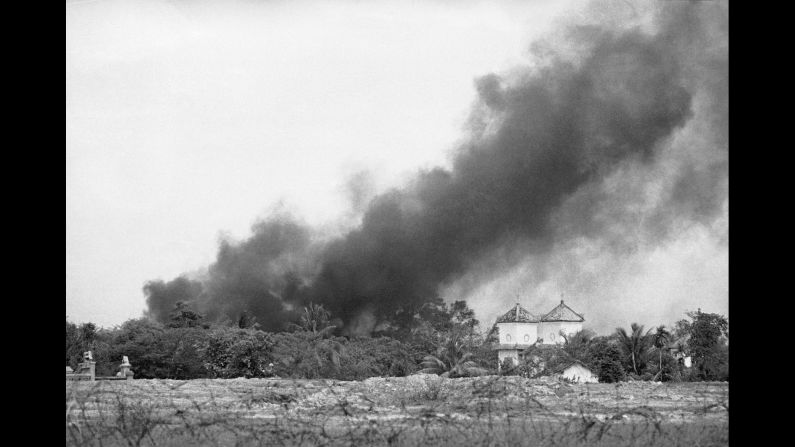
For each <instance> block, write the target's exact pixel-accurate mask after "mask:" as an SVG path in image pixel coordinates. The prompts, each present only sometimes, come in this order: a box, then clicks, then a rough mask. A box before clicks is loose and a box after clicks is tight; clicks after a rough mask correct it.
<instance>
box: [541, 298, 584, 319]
mask: <svg viewBox="0 0 795 447" xmlns="http://www.w3.org/2000/svg"><path fill="white" fill-rule="evenodd" d="M541 321H575V322H578V323H581V322H583V321H585V318H584V317H583V316H582V315H580V314H578V313H577V312H575V311H573V310H572V309H571V308H570V307H569V306H567V305H566V304H565V303H564V302H563V300H560V304H558V305H557V306H555V308H554V309H552V310H551V311H550V312H549V313H548V314H546V315H544V316H543V317H541Z"/></svg>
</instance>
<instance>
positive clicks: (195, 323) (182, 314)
mask: <svg viewBox="0 0 795 447" xmlns="http://www.w3.org/2000/svg"><path fill="white" fill-rule="evenodd" d="M203 320H204V315H202V314H200V313H198V312H195V311H193V310H191V309H190V306H189V304H188V303H187V302H185V301H177V304H175V305H174V310H172V311H171V314H170V315H169V321H168V323H167V324H166V326H167V327H170V328H179V327H199V326H202V323H203Z"/></svg>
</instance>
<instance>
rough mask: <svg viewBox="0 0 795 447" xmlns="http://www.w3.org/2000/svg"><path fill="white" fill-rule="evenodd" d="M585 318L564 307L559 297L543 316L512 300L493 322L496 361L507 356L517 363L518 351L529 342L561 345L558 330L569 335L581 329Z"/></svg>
mask: <svg viewBox="0 0 795 447" xmlns="http://www.w3.org/2000/svg"><path fill="white" fill-rule="evenodd" d="M584 321H585V318H584V317H583V316H582V314H578V313H577V312H575V311H574V310H572V309H571V308H570V307H569V306H567V305H566V304H565V303H564V302H563V300H560V304H558V305H557V306H555V308H554V309H552V310H551V311H549V312H547V313H546V314H543V315H540V316H539V315H533V314H531V313H530V312H528V311H527V309H525V308H524V307H522V306H521V305H520V304H519V303H516V306H514V307H513V308H512V309H511V310H509V311H508V312H506V313H505V314H504V315H502V316H501V317H499V318H498V319H497V321H496V323H495V324H494V326H495V329H496V330H497V336H498V339H499V345H498V347H497V359H498V361H499V364H502V362H503V361H504V360H505V359H507V358H510V359H511V361H512V362H513V364H514V365H516V364H518V362H519V359H520V356H521V353H522V352H523V351H524V350H525V349H527V348H529V347H530V346H532V345H533V344H536V343H537V344H541V345H554V344H562V343H563V342H564V341H565V340H564V338H563V337H562V336H561V333H563V334H566V335H569V334H574V333H576V332H578V331H581V330H582V323H583V322H584Z"/></svg>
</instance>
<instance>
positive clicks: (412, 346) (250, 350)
mask: <svg viewBox="0 0 795 447" xmlns="http://www.w3.org/2000/svg"><path fill="white" fill-rule="evenodd" d="M687 316H688V317H689V318H690V320H680V321H678V322H676V324H675V325H674V326H673V328H672V330H668V329H666V328H665V326H660V327H656V328H651V329H649V330H645V329H644V327H643V326H641V325H638V324H635V323H633V324H632V325H631V326H630V330H629V331H626V330H624V329H623V328H618V329H616V331H615V332H614V333H612V334H610V335H607V336H597V335H596V334H595V333H594V332H592V331H589V330H584V331H580V332H578V333H576V334H568V335H567V334H561V335H563V340H564V342H563V343H562V344H561V345H551V346H550V345H533V346H531V347H529V348H528V349H526V350H525V351H524V352H523V353H522V356H521V359H520V361H519V363H518V364H516V365H514V364H513V363H512V362H510V361H506V362H503V364H501V365H497V353H496V351H495V349H494V348H495V347H496V345H497V344H498V340H497V334H496V331H494V330H491V331H488V332H487V333H483V332H481V330H480V323H479V322H478V320H476V319H475V318H474V312H472V310H471V309H469V307H468V306H467V305H466V303H465V302H463V301H457V302H455V303H453V304H452V305H450V306H447V305H445V304H444V303H435V304H433V305H430V306H426V307H425V308H423V309H421V310H420V311H419V312H418V313H417V314H415V315H413V316H410V317H406V325H405V326H403V327H400V328H392V327H387V328H381V329H380V330H379V331H377V332H375V333H374V334H373V335H372V336H348V337H345V336H340V335H339V331H337V328H336V327H335V326H334V325H333V324H331V322H333V321H334V320H333V319H332V316H331V315H330V314H329V312H328V311H327V310H325V309H324V308H323V307H322V306H316V305H313V304H310V305H309V306H307V307H306V308H304V309H303V312H302V314H301V317H300V319H298V321H296V323H294V324H289V325H288V327H289V328H290V330H289V331H287V332H277V333H270V332H264V331H262V330H260V329H259V325H258V324H257V323H256V321H255V319H254V318H253V317H251V316H250V315H248V314H243V315H241V316H240V318H238V319H237V320H236V321H234V322H232V321H225V322H222V323H212V324H210V323H209V322H207V321H206V320H205V318H204V316H203V315H201V314H199V313H198V312H196V311H194V310H192V309H190V307H189V306H188V305H186V304H185V303H183V302H177V303H176V304H175V306H174V308H173V309H172V311H171V313H170V320H169V321H167V322H166V323H159V322H157V321H155V320H153V319H151V318H150V317H144V318H139V319H131V320H128V321H126V322H124V323H123V324H122V325H120V326H118V327H115V328H111V329H101V328H97V327H96V325H94V324H92V323H84V324H80V325H76V324H74V323H70V322H69V321H68V320H67V321H66V363H67V365H68V366H71V367H72V368H74V369H76V368H77V365H78V363H79V362H81V361H82V354H83V352H85V351H89V350H90V351H92V352H93V353H94V360H95V361H96V362H97V374H98V375H106V376H107V375H114V374H115V373H116V371H118V365H119V363H120V362H121V358H122V356H128V357H129V358H130V361H131V362H132V364H133V371H134V373H135V377H136V378H171V379H192V378H234V377H247V378H251V377H272V376H278V377H289V378H304V379H316V378H334V379H340V380H362V379H366V378H368V377H376V376H406V375H410V374H413V373H416V372H425V373H434V374H439V375H443V376H449V377H460V376H473V375H483V374H502V375H522V376H525V377H540V376H545V375H552V374H557V373H559V372H561V371H562V369H564V368H565V367H567V366H568V365H570V364H572V363H574V362H579V363H581V364H583V365H585V366H586V367H588V368H589V369H591V371H593V373H594V374H595V375H596V376H597V377H598V378H599V381H600V382H617V381H621V380H661V381H680V380H728V319H726V317H724V316H721V315H717V314H707V313H701V312H700V311H699V312H691V313H688V314H687ZM687 357H689V359H692V367H690V368H688V367H686V366H685V361H684V360H685V358H687Z"/></svg>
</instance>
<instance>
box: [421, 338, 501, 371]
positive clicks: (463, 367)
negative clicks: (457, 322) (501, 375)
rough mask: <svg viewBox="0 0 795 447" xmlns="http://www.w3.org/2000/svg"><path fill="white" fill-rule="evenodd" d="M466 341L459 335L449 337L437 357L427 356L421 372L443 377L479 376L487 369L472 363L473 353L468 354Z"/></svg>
mask: <svg viewBox="0 0 795 447" xmlns="http://www.w3.org/2000/svg"><path fill="white" fill-rule="evenodd" d="M465 346H466V345H465V342H464V340H463V339H462V338H461V337H460V336H458V335H457V334H452V335H451V336H449V337H448V338H447V339H446V340H445V342H444V343H443V344H442V345H441V346H439V347H438V348H437V350H436V355H426V356H425V357H424V358H423V360H422V369H421V370H420V372H423V373H429V374H438V375H440V376H442V377H463V376H479V375H484V374H486V369H485V368H482V367H479V366H478V365H477V364H476V363H475V362H474V361H472V357H473V353H472V352H467V351H466V349H465Z"/></svg>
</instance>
